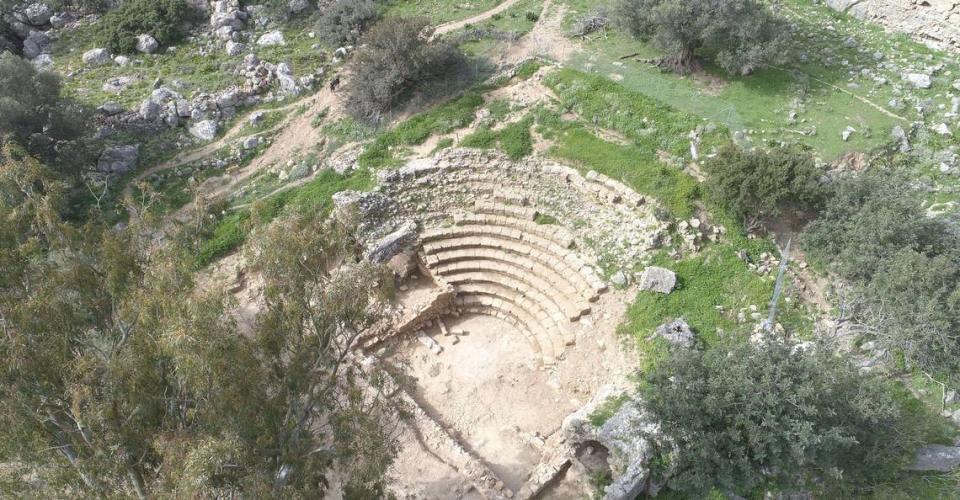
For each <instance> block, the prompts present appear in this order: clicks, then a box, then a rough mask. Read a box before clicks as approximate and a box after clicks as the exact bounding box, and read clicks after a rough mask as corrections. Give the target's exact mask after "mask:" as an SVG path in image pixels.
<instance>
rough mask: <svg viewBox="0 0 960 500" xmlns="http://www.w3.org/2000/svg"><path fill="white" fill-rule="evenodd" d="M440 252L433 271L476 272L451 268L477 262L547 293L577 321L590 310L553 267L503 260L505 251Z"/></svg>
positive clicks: (490, 270) (572, 319)
mask: <svg viewBox="0 0 960 500" xmlns="http://www.w3.org/2000/svg"><path fill="white" fill-rule="evenodd" d="M436 255H437V257H438V258H439V259H440V260H439V262H438V263H437V264H436V265H435V267H434V268H433V270H434V271H435V272H436V273H438V274H440V275H444V276H446V275H451V274H454V273H459V272H473V271H472V270H471V269H470V268H466V269H464V268H450V265H451V264H453V263H457V262H474V261H476V262H475V263H474V264H473V265H472V266H471V267H475V268H477V269H479V270H480V271H482V272H488V273H492V274H495V275H496V276H497V277H502V276H507V277H509V278H511V279H514V280H517V281H520V282H522V283H524V284H525V285H527V286H528V287H529V288H531V289H533V290H536V291H539V292H541V293H543V294H545V295H546V296H547V297H548V298H549V299H550V300H551V301H552V302H554V303H555V304H556V305H557V307H558V308H559V309H560V310H561V311H562V312H563V315H564V316H565V317H566V318H567V319H568V320H569V321H577V320H578V319H580V316H582V315H584V314H588V313H589V312H590V306H589V304H588V302H587V301H586V300H584V299H583V298H581V297H580V295H579V294H578V293H577V291H576V289H575V288H574V287H573V286H572V285H570V284H569V283H568V282H566V281H564V278H563V277H562V276H560V275H558V274H556V273H555V272H554V271H553V270H551V269H550V268H547V267H541V268H536V267H535V266H533V267H534V269H536V270H534V269H531V268H530V267H527V266H524V265H522V264H521V263H518V262H516V259H513V260H509V259H502V257H503V255H502V254H501V253H499V252H496V251H494V250H488V249H481V250H479V251H477V250H454V251H451V252H442V253H439V254H436Z"/></svg>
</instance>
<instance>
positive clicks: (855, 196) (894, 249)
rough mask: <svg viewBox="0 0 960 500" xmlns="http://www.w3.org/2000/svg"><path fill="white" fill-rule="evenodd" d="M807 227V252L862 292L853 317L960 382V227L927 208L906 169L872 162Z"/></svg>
mask: <svg viewBox="0 0 960 500" xmlns="http://www.w3.org/2000/svg"><path fill="white" fill-rule="evenodd" d="M832 193H833V194H832V196H831V197H830V198H829V200H828V201H827V202H826V203H825V205H824V209H823V211H822V214H821V215H820V216H819V217H818V218H817V220H815V221H814V222H812V223H811V224H810V225H809V226H808V227H807V229H806V231H805V232H804V234H803V244H804V248H805V250H806V252H807V255H808V256H809V257H810V258H811V259H812V260H814V261H815V262H818V263H820V264H822V265H824V266H825V267H827V268H828V269H830V270H832V271H834V272H836V273H837V274H838V275H839V276H840V277H841V278H844V279H846V280H849V281H850V282H851V283H853V285H854V286H855V287H856V288H857V289H858V290H859V291H860V292H861V293H860V294H861V295H862V296H863V299H862V300H861V301H860V303H859V304H858V305H859V306H860V307H858V308H857V310H856V311H855V312H856V318H855V319H856V320H858V321H859V322H860V323H861V324H864V325H866V326H868V331H869V332H872V333H873V334H875V335H876V336H877V337H878V338H879V339H880V340H881V341H882V342H883V346H884V347H885V348H887V349H889V350H890V352H892V353H899V354H902V355H903V359H904V360H905V361H907V362H908V363H909V364H910V365H911V366H916V367H919V368H921V369H923V370H928V371H930V372H932V373H935V374H937V375H938V376H940V377H943V378H946V379H950V380H951V381H952V384H953V385H954V386H958V384H960V380H958V373H960V361H958V360H960V339H958V338H957V335H956V332H957V331H958V330H960V307H958V305H960V233H958V229H957V225H956V222H955V221H951V220H950V219H949V218H948V217H947V216H944V215H929V214H927V211H926V209H925V208H924V204H923V199H924V196H923V193H922V192H920V190H919V189H918V188H917V187H915V186H914V185H912V184H911V183H910V182H909V181H908V180H907V179H905V178H904V177H903V175H901V174H899V173H897V172H896V171H894V170H891V169H888V168H880V167H878V168H875V169H872V170H870V171H867V172H865V173H863V174H860V175H858V176H849V177H846V178H843V179H841V180H840V181H838V182H837V183H836V184H835V185H834V186H833V188H832Z"/></svg>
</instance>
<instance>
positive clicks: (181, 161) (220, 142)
mask: <svg viewBox="0 0 960 500" xmlns="http://www.w3.org/2000/svg"><path fill="white" fill-rule="evenodd" d="M316 97H317V96H316V95H314V96H311V97H306V98H304V99H298V100H296V101H293V102H291V103H289V104H285V105H283V106H281V107H279V108H274V109H265V110H263V111H266V112H271V111H286V110H288V109H291V108H293V107H295V106H298V105H302V104H304V101H308V100H310V99H312V98H313V99H315V98H316ZM290 121H291V118H290V117H285V118H284V119H283V120H282V121H281V122H280V123H278V124H277V125H276V126H274V127H273V128H271V129H269V130H261V131H258V132H256V133H253V134H247V135H245V136H241V135H240V132H242V131H243V128H244V126H246V125H247V120H245V119H240V120H237V123H235V124H234V125H233V127H230V129H229V130H227V132H226V133H225V134H223V136H222V137H220V138H219V139H217V140H215V141H213V142H211V143H209V144H206V145H204V146H201V147H200V148H197V149H191V150H189V151H184V152H183V153H180V154H178V155H177V156H175V157H173V158H172V159H170V160H167V161H165V162H161V163H158V164H156V165H154V166H152V167H150V168H148V169H146V170H144V171H143V172H140V173H139V174H137V176H136V177H134V178H133V179H131V180H130V182H128V183H127V185H126V187H124V189H123V196H122V198H126V196H127V195H129V194H130V193H131V192H132V189H133V186H136V185H137V183H138V182H140V181H142V180H143V179H146V178H147V177H149V176H150V175H153V174H155V173H157V172H160V171H161V170H167V169H171V168H177V167H180V166H183V165H186V164H188V163H192V162H195V161H197V160H202V159H203V158H206V157H208V156H211V155H212V154H214V153H216V152H217V151H219V150H220V149H221V148H223V147H224V146H226V145H227V144H229V143H230V142H232V141H234V140H239V139H245V138H247V137H252V136H255V135H266V134H270V133H273V132H276V131H277V130H279V129H280V128H282V127H285V126H286V125H287V124H288V123H289V122H290Z"/></svg>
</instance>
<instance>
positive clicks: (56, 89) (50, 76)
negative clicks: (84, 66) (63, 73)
mask: <svg viewBox="0 0 960 500" xmlns="http://www.w3.org/2000/svg"><path fill="white" fill-rule="evenodd" d="M84 131H85V128H84V122H83V115H82V113H81V110H80V109H79V108H78V107H77V106H74V105H71V104H70V103H69V102H67V101H65V100H63V99H62V98H61V96H60V79H59V77H58V76H57V75H56V74H54V73H50V72H47V71H38V70H37V69H36V68H35V67H34V66H33V65H32V64H30V62H29V61H26V60H24V59H22V58H20V57H18V56H16V55H14V54H11V53H9V52H4V53H0V138H2V137H3V136H12V137H13V138H14V139H15V140H16V141H17V142H19V143H20V144H23V145H25V146H26V147H27V148H28V149H29V151H30V152H31V153H34V154H40V155H43V156H44V158H46V159H50V158H54V157H65V158H69V156H70V154H72V152H74V151H73V150H72V149H71V148H70V147H68V146H69V145H68V144H66V142H69V141H75V140H76V139H78V138H79V137H80V136H81V135H82V134H83V132H84ZM74 149H75V148H74ZM68 151H70V153H68ZM58 152H59V153H60V154H58ZM58 170H61V171H62V170H63V169H62V168H58Z"/></svg>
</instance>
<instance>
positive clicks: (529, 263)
mask: <svg viewBox="0 0 960 500" xmlns="http://www.w3.org/2000/svg"><path fill="white" fill-rule="evenodd" d="M535 217H536V211H535V210H534V209H531V208H528V207H516V206H509V205H503V204H497V203H485V202H479V203H477V205H476V208H475V213H474V214H471V215H465V216H458V217H456V218H455V219H454V224H453V225H452V226H446V227H438V228H433V229H428V230H426V231H424V232H423V233H421V235H420V238H421V241H422V243H423V250H422V254H421V258H422V259H423V262H424V263H425V264H426V266H427V268H428V269H429V270H430V271H431V272H432V273H433V274H434V275H435V276H438V277H439V278H441V279H442V280H443V281H445V282H446V283H449V284H450V285H452V286H453V287H454V288H455V289H456V291H457V299H456V304H457V306H458V307H459V308H460V309H461V310H462V311H464V312H473V313H480V314H487V315H492V316H496V317H498V318H501V319H503V320H505V321H507V322H509V323H511V324H513V325H515V326H516V327H517V328H518V329H519V330H520V331H521V332H523V333H524V335H525V336H526V337H527V338H528V340H529V341H530V344H531V345H532V346H533V349H534V351H536V352H538V353H539V354H540V356H541V357H542V360H543V362H544V364H546V365H551V364H553V363H555V362H556V361H557V360H558V359H559V358H560V357H561V356H562V355H563V350H564V347H565V346H567V345H571V344H573V342H574V334H573V331H572V329H571V325H570V323H571V322H575V321H577V320H579V319H580V317H581V316H583V315H584V314H588V313H590V310H591V306H590V303H591V302H594V301H596V300H597V299H598V298H599V295H600V294H601V293H603V292H605V291H606V290H607V286H606V284H604V282H603V281H602V280H601V279H600V278H599V277H597V275H596V274H595V273H594V271H593V268H592V267H591V266H589V265H588V264H587V263H585V262H584V261H583V260H582V259H581V258H580V257H579V256H578V255H577V253H576V251H575V250H573V249H571V247H572V245H573V238H572V237H571V236H570V235H569V234H568V233H566V231H565V230H563V229H562V228H558V227H555V226H550V225H543V224H537V223H535V222H534V218H535Z"/></svg>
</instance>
